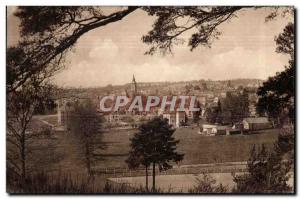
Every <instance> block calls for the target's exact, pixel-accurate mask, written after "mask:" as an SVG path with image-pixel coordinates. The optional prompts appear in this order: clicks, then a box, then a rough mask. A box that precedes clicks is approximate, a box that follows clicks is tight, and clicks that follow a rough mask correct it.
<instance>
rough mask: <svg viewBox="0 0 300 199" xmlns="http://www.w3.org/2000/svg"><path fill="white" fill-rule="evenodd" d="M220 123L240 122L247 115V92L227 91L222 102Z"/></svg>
mask: <svg viewBox="0 0 300 199" xmlns="http://www.w3.org/2000/svg"><path fill="white" fill-rule="evenodd" d="M221 111H222V115H223V116H224V117H223V118H222V123H228V122H231V123H233V122H240V121H241V120H242V119H243V118H245V117H248V115H249V100H248V94H247V93H246V92H243V93H232V92H227V93H226V98H225V99H224V100H223V103H222V109H221Z"/></svg>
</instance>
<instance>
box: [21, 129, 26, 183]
mask: <svg viewBox="0 0 300 199" xmlns="http://www.w3.org/2000/svg"><path fill="white" fill-rule="evenodd" d="M20 141H21V164H22V174H21V177H22V185H24V183H25V179H26V154H25V131H22V135H21V140H20Z"/></svg>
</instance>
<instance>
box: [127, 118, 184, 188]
mask: <svg viewBox="0 0 300 199" xmlns="http://www.w3.org/2000/svg"><path fill="white" fill-rule="evenodd" d="M174 132H175V129H173V128H172V127H171V125H169V124H168V121H167V120H166V119H162V118H161V117H155V118H153V119H152V120H150V121H149V122H147V123H144V124H141V125H140V126H139V131H138V132H137V133H136V134H135V135H134V137H133V138H132V139H131V150H130V152H129V157H128V159H127V163H128V165H129V167H130V168H137V167H138V166H139V165H140V164H142V165H143V166H145V168H146V184H147V176H148V174H147V171H148V170H147V168H148V166H150V165H151V164H152V178H153V181H152V183H153V184H152V191H155V167H156V164H157V165H158V167H159V170H167V169H170V168H172V166H171V165H170V162H171V161H175V162H176V163H177V162H179V161H181V160H182V159H183V156H184V155H183V154H180V153H178V152H176V145H177V144H178V143H179V140H175V138H174V137H172V136H173V134H174ZM147 188H148V187H147Z"/></svg>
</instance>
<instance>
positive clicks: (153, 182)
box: [152, 162, 155, 192]
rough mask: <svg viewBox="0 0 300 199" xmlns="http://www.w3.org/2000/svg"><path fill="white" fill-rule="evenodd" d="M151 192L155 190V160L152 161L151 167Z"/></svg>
mask: <svg viewBox="0 0 300 199" xmlns="http://www.w3.org/2000/svg"><path fill="white" fill-rule="evenodd" d="M152 169H153V170H152V192H154V191H155V162H153V168H152Z"/></svg>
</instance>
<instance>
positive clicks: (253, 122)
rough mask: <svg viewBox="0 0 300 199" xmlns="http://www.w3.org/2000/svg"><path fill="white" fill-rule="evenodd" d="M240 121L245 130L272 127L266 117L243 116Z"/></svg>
mask: <svg viewBox="0 0 300 199" xmlns="http://www.w3.org/2000/svg"><path fill="white" fill-rule="evenodd" d="M242 123H243V128H244V129H245V130H262V129H269V128H272V124H271V123H270V121H269V120H268V118H267V117H249V118H244V119H243V121H242Z"/></svg>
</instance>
